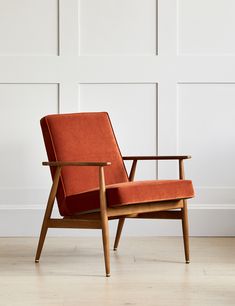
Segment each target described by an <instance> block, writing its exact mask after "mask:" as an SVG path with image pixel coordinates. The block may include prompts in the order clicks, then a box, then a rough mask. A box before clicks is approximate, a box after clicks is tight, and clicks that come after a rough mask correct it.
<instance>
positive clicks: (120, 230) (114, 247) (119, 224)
mask: <svg viewBox="0 0 235 306" xmlns="http://www.w3.org/2000/svg"><path fill="white" fill-rule="evenodd" d="M124 222H125V218H120V219H119V221H118V227H117V232H116V237H115V242H114V246H113V250H114V251H116V250H117V247H118V244H119V240H120V237H121V233H122V228H123V225H124Z"/></svg>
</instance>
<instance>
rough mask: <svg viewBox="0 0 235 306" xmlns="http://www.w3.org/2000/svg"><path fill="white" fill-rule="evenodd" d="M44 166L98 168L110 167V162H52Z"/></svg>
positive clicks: (44, 163) (45, 163)
mask: <svg viewBox="0 0 235 306" xmlns="http://www.w3.org/2000/svg"><path fill="white" fill-rule="evenodd" d="M42 164H43V166H50V167H51V166H52V167H63V166H97V167H104V166H110V165H111V163H110V162H77V161H52V162H43V163H42Z"/></svg>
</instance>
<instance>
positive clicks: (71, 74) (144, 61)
mask: <svg viewBox="0 0 235 306" xmlns="http://www.w3.org/2000/svg"><path fill="white" fill-rule="evenodd" d="M27 2H28V4H29V5H28V10H27V12H26V10H19V14H17V13H14V14H12V12H13V10H12V8H11V7H10V5H9V3H8V1H7V0H3V1H1V4H0V8H1V12H3V13H4V12H5V15H4V14H3V17H4V16H7V18H5V17H4V18H3V19H1V20H0V26H1V29H2V30H0V32H1V33H2V40H1V41H2V44H3V45H2V48H1V47H0V67H1V69H0V95H1V94H2V96H1V100H0V107H1V112H2V110H4V108H5V109H6V110H7V112H6V115H4V116H3V119H4V118H11V116H12V114H16V113H20V112H21V116H19V119H18V121H17V120H16V121H14V120H13V122H11V123H12V131H11V133H8V134H7V137H5V135H6V134H5V130H6V126H5V124H4V123H3V121H1V122H0V127H1V133H2V134H1V141H3V140H2V139H3V136H4V137H5V140H4V141H3V145H2V146H1V148H2V151H0V153H1V160H2V164H1V169H2V170H3V169H5V170H4V171H5V176H4V177H3V178H2V177H1V176H0V181H1V179H2V181H1V182H0V193H1V201H0V212H1V214H0V235H8V234H9V236H14V235H32V236H34V235H37V233H38V232H39V227H40V224H41V219H42V215H43V210H44V207H45V205H46V196H47V193H48V192H47V191H48V189H49V188H50V176H49V171H48V169H46V168H45V169H43V171H42V169H41V166H40V164H41V161H42V160H43V159H44V158H45V154H44V155H43V153H42V152H45V151H43V150H44V148H43V142H42V137H41V134H40V133H39V132H40V128H39V119H40V116H42V115H44V114H46V113H52V112H53V113H66V112H79V111H82V110H86V109H88V110H102V111H103V110H110V111H111V112H113V113H112V114H113V117H114V118H115V120H116V122H119V123H120V124H119V125H118V124H117V131H118V133H119V131H121V132H120V135H121V140H120V141H121V142H122V141H123V143H124V142H126V143H127V144H129V150H130V151H129V152H130V153H131V154H140V152H137V150H140V151H141V150H142V149H143V150H145V149H146V152H145V153H146V154H148V153H151V154H155V153H156V148H157V153H158V154H177V153H182V152H181V150H183V148H182V146H181V144H180V141H181V139H182V137H181V136H182V135H181V134H182V133H183V132H182V131H185V127H186V126H188V125H189V126H190V124H192V126H190V127H191V128H192V130H193V131H194V130H195V131H196V132H195V131H194V133H192V135H187V133H186V138H187V137H188V136H192V139H193V138H195V136H203V135H204V133H203V132H200V133H201V135H197V134H198V132H197V130H198V129H197V127H198V126H200V118H198V120H194V121H193V120H191V121H192V122H190V123H189V124H188V123H187V124H188V125H187V124H185V123H183V124H182V126H181V130H180V126H179V121H180V120H182V110H183V111H184V110H185V108H186V107H187V105H189V104H190V103H191V105H192V106H194V107H195V109H196V107H197V105H198V104H197V103H198V100H193V94H190V91H189V94H188V96H183V99H184V100H180V99H181V98H182V97H181V96H180V94H181V93H182V92H180V88H184V90H185V88H186V87H188V86H198V87H197V88H198V91H199V92H200V95H201V96H200V97H204V94H205V93H206V88H209V87H210V86H212V87H213V86H214V87H213V89H212V90H211V96H210V94H208V99H205V101H204V102H203V103H204V104H203V107H204V106H205V108H206V115H207V116H208V122H210V123H212V118H213V111H212V110H213V106H214V104H213V105H212V107H210V106H208V105H209V101H208V100H209V98H210V99H211V100H213V101H217V116H218V113H219V111H221V118H222V119H221V120H215V121H217V122H218V125H217V126H216V131H217V135H218V134H219V131H220V130H223V129H224V130H223V135H226V134H227V133H226V131H227V130H228V129H229V131H232V130H235V127H234V126H232V124H233V122H234V120H232V123H231V128H228V127H229V126H228V125H227V126H226V127H225V123H227V120H226V118H227V117H228V116H227V115H226V114H224V115H223V116H222V111H223V110H225V109H226V108H225V106H224V105H226V101H230V104H229V105H230V106H229V107H230V110H229V112H228V115H229V116H230V118H231V117H232V116H233V113H232V112H234V111H235V107H233V103H232V102H231V101H232V99H233V98H234V99H235V91H234V93H233V91H232V90H231V91H230V93H229V94H227V93H228V92H229V88H231V87H233V86H234V85H235V69H233V67H234V66H235V53H234V52H235V44H234V40H233V39H232V37H233V32H232V29H233V28H234V26H235V22H234V18H233V16H232V15H229V16H227V17H228V18H226V14H228V13H229V12H230V11H232V8H235V4H232V2H231V1H230V5H231V6H233V7H231V8H230V7H228V6H226V5H227V4H226V3H227V1H217V2H216V4H215V3H214V1H213V0H208V1H206V2H205V1H203V0H199V1H196V0H195V1H187V0H177V1H172V0H158V1H157V0H128V1H126V0H120V1H118V3H117V2H116V1H110V0H53V1H49V2H48V1H47V0H38V1H34V2H35V5H32V3H31V1H30V0H25V3H27ZM14 3H15V4H14V5H15V10H14V12H17V6H18V5H19V6H20V5H21V4H20V2H19V3H18V2H17V1H15V2H14ZM212 5H213V10H211V7H212ZM202 8H203V10H202ZM221 8H223V10H222V9H221ZM122 9H123V10H124V11H125V14H123V12H122ZM202 11H203V16H202V15H201V12H202ZM44 13H45V14H44ZM24 14H28V15H27V16H25V15H24ZM213 14H214V15H213ZM220 14H222V15H221V16H222V17H221V23H218V22H217V19H218V18H217V17H216V16H217V15H218V16H219V15H220ZM100 16H102V18H101V19H100ZM231 16H232V17H231ZM26 17H27V18H26ZM28 17H29V18H30V24H26V21H25V20H28ZM188 17H190V18H188ZM198 18H201V20H202V22H201V23H200V24H199V23H197V22H193V20H198ZM225 18H226V21H228V22H223V20H225ZM12 20H14V24H19V33H18V34H17V29H15V25H13V21H12ZM120 20H121V22H120ZM146 20H148V22H145V21H146ZM39 21H40V22H39ZM209 21H211V22H209ZM211 25H212V26H211ZM218 27H219V28H218ZM29 29H30V31H29ZM218 29H219V30H221V33H223V35H218ZM204 30H205V31H204ZM230 36H231V37H230ZM195 37H197V40H195ZM208 37H209V38H210V39H207V38H208ZM192 38H193V39H192ZM223 39H224V40H223ZM197 41H199V42H200V43H197ZM195 42H196V43H195ZM7 84H8V85H9V86H12V87H9V88H11V90H6V87H7V86H8V85H7ZM88 84H89V85H88ZM97 84H99V85H100V86H96V85H97ZM108 84H109V85H110V86H109V85H108ZM120 84H126V85H127V86H126V87H127V88H128V90H124V89H123V87H124V86H120ZM5 85H7V86H5ZM37 85H39V86H41V87H40V91H39V90H38V89H36V86H37ZM44 85H50V86H44ZM112 85H113V86H112ZM116 85H117V86H116ZM136 85H139V87H145V88H146V89H145V91H143V92H142V95H139V94H136V92H137V90H134V91H131V90H130V88H131V87H134V86H136ZM151 85H153V86H155V89H156V90H155V91H154V90H153V91H151V89H149V87H151ZM201 85H202V86H201ZM1 86H2V87H1ZM14 86H15V87H14ZM86 86H90V87H89V88H90V90H89V92H90V93H91V94H89V93H88V91H86V92H85V91H84V88H85V87H86ZM118 86H119V87H120V90H118V91H117V90H116V87H118ZM220 86H225V88H224V90H223V92H222V94H221V96H220V98H218V96H217V94H216V93H214V89H218V88H219V87H220ZM19 87H22V88H23V87H24V88H26V87H27V88H28V89H27V90H28V91H27V90H25V89H19ZM97 87H99V89H97ZM50 88H52V89H50ZM110 88H111V89H110ZM234 88H235V87H234ZM16 89H17V90H19V91H17V90H16ZM95 89H96V90H95ZM106 89H107V90H106ZM196 92H197V90H196ZM41 93H42V95H41ZM107 93H109V95H108V94H107ZM143 93H144V94H143ZM184 93H186V94H187V92H186V91H184ZM118 95H120V96H118ZM194 95H195V92H194ZM117 96H118V97H120V98H122V97H123V96H124V98H123V101H124V102H125V103H124V104H125V105H126V106H127V108H128V107H129V113H128V119H125V118H124V117H125V116H123V109H125V105H124V106H121V103H119V102H118V99H116V100H115V98H113V99H112V97H116V98H117ZM229 96H230V98H229ZM107 97H108V98H107ZM229 99H230V100H229ZM26 100H27V103H25V101H26ZM9 101H11V103H12V105H13V106H12V108H10V107H9V108H8V109H7V105H8V104H9ZM104 101H105V102H104ZM107 101H110V103H108V102H107ZM220 101H221V103H220ZM14 103H15V104H14ZM33 103H34V105H33ZM105 103H106V104H105ZM180 105H181V106H182V108H181V109H180V110H179V106H180ZM135 106H136V107H135ZM137 106H138V107H137ZM148 107H149V109H148V111H149V110H150V109H151V111H149V112H148V111H146V108H148ZM154 107H155V108H154ZM104 108H105V109H104ZM201 108H202V106H201ZM155 109H156V110H155ZM29 110H31V113H29V112H27V111H29ZM35 110H36V113H34V122H31V121H30V116H29V115H30V114H31V115H32V113H33V112H34V111H35ZM132 110H133V111H132ZM132 112H133V113H134V112H137V113H136V116H132ZM187 112H188V113H190V109H188V108H187V110H186V116H184V118H183V119H185V117H187ZM152 113H154V116H152V115H151V114H152ZM143 114H145V118H143V120H140V119H141V115H143ZM199 115H200V114H197V116H198V117H200V116H199ZM131 116H132V117H131ZM194 116H195V114H193V115H191V117H192V118H194ZM226 116H227V117H226ZM130 117H131V118H134V117H135V118H137V119H136V121H135V123H134V126H137V125H135V124H136V122H137V121H138V122H140V121H141V125H140V124H139V125H140V126H141V127H144V128H146V126H147V124H149V126H148V132H149V130H150V128H149V127H151V128H152V131H153V130H154V131H153V132H152V133H147V132H146V135H145V139H143V140H139V139H138V135H137V136H136V138H135V139H134V141H133V143H131V142H130V140H129V138H128V136H125V133H124V132H122V129H121V126H124V127H127V128H128V131H130V128H131V126H130ZM179 117H180V119H179ZM150 118H151V119H150ZM27 120H29V121H27ZM133 120H134V119H133ZM230 121H231V120H230ZM230 121H229V122H230ZM25 122H27V127H26V128H24V129H23V128H22V126H23V125H24V124H25ZM35 122H37V125H38V126H37V127H36V126H34V129H35V130H32V129H31V126H32V124H34V123H35ZM35 124H36V123H35ZM220 125H221V129H220ZM208 126H209V123H208ZM206 127H207V126H206ZM37 128H38V129H37ZM21 129H22V130H23V131H24V133H25V135H26V136H25V139H24V140H22V139H21V144H22V146H21V145H20V144H18V146H17V148H15V147H16V146H15V143H16V140H18V139H16V138H15V136H14V133H15V132H14V131H19V135H18V136H20V134H21V132H22V130H21ZM134 132H135V130H134V129H133V133H134ZM131 133H132V132H131ZM154 133H156V137H155V136H154V137H155V139H154V140H152V138H151V137H153V135H155V134H154ZM32 134H34V138H33V137H32ZM126 134H127V133H126ZM150 134H151V136H149V135H150ZM211 134H212V135H213V133H211ZM211 134H210V136H211ZM217 137H218V136H217ZM219 137H220V139H221V141H222V140H223V139H224V137H222V136H221V135H220V136H219ZM17 138H19V137H17ZM34 139H37V143H35V144H34V146H35V152H34V151H33V150H31V151H30V153H27V152H25V149H24V148H26V147H29V146H30V143H32V142H33V140H34ZM233 139H234V137H233V138H232V137H231V138H230V139H228V140H226V141H227V142H225V143H224V144H223V147H226V145H227V147H228V152H232V151H233V148H232V146H234V147H235V144H234V142H233V141H234V140H233ZM145 140H146V143H145ZM138 141H139V142H140V145H139V147H138ZM141 141H142V142H143V144H144V145H143V144H142V143H141ZM188 142H189V143H190V140H188ZM130 143H131V145H130ZM200 145H201V144H200V137H199V141H198V146H199V147H200ZM153 146H154V148H153ZM1 148H0V150H1ZM6 148H8V149H6ZM216 148H218V149H216V150H214V153H216V154H217V155H216V156H217V157H216V163H218V164H221V163H222V162H223V163H225V165H227V168H228V171H227V172H228V174H229V173H230V171H231V173H235V170H234V166H233V163H232V162H229V161H228V160H227V158H226V157H227V154H224V153H223V154H221V152H220V150H221V147H220V146H219V145H218V146H217V147H216ZM3 149H4V151H3ZM201 149H202V150H203V151H205V153H204V155H205V158H210V156H212V154H211V155H210V154H207V152H208V151H209V149H210V145H209V141H208V142H207V143H205V144H204V146H203V148H201ZM11 150H13V151H14V150H15V154H13V153H11V154H12V159H14V158H15V156H17V158H18V159H19V160H18V162H17V165H19V166H17V167H19V168H17V169H18V171H15V169H13V170H12V173H13V172H14V175H13V174H12V176H11V177H12V182H11V183H9V184H8V185H6V183H5V179H6V178H7V179H8V180H9V177H10V176H9V175H8V171H7V168H6V167H5V164H4V160H5V158H6V157H7V158H8V154H10V153H9V152H11ZM151 150H152V151H151ZM150 151H151V152H150ZM38 152H41V153H40V154H39V153H38ZM141 153H143V152H142V151H141ZM184 153H185V154H192V155H193V159H192V161H185V166H186V177H187V178H191V173H192V168H193V165H195V164H196V167H194V173H193V174H195V168H197V169H204V171H205V169H206V166H204V167H202V166H201V160H200V158H199V159H198V157H197V154H196V155H195V156H194V154H193V153H194V152H190V151H187V152H184ZM196 153H198V151H196ZM35 155H36V156H37V159H35ZM199 155H200V154H199ZM41 156H42V158H41ZM25 160H27V161H28V164H27V165H25V164H24V162H25ZM39 160H40V161H39ZM230 160H231V158H230ZM34 163H37V166H38V168H37V170H36V171H35V172H34V173H33V174H32V173H31V172H30V171H31V168H32V167H34ZM216 163H215V164H216ZM4 167H5V168H4ZM13 168H14V167H13ZM158 170H159V171H158V172H159V178H176V177H178V176H177V175H178V173H177V171H178V168H177V164H176V163H175V162H167V163H166V162H159V164H158ZM147 172H148V173H149V171H148V170H147ZM147 172H146V173H147ZM15 173H16V174H15ZM22 173H23V174H25V175H26V177H27V178H29V177H31V178H32V180H34V181H35V182H36V183H35V186H33V187H32V185H30V184H31V182H30V180H29V179H27V180H25V183H24V184H25V186H22V189H19V188H18V187H17V184H15V183H14V184H13V179H14V178H15V177H17V176H18V179H19V181H20V177H21V174H22ZM45 173H47V174H45ZM7 175H8V176H7ZM209 175H210V176H211V179H214V178H215V177H218V182H217V183H216V184H214V183H211V182H208V181H204V182H203V183H201V182H200V179H201V178H200V175H197V178H198V182H196V183H195V185H198V186H199V185H200V187H198V188H195V189H196V194H197V195H196V198H195V200H192V201H190V202H189V203H190V204H189V211H190V218H191V221H192V229H191V232H192V234H193V235H233V234H234V226H233V223H234V221H233V220H234V217H235V216H234V212H235V209H234V208H235V193H234V188H235V187H233V186H232V185H233V184H234V180H233V178H232V175H230V176H229V175H228V176H229V179H227V178H226V177H225V175H224V176H223V179H221V178H220V177H219V175H220V173H216V169H215V171H211V172H210V174H209ZM192 179H193V180H194V177H192ZM220 179H221V181H219V180H220ZM46 180H47V181H46ZM194 181H195V180H194ZM46 182H48V184H47V183H46ZM6 186H8V187H9V189H8V188H6ZM38 186H39V187H40V186H41V187H40V188H38ZM46 188H48V189H46ZM8 192H9V193H10V195H11V196H10V197H9V199H8V196H7V193H8ZM232 218H233V219H232ZM141 222H142V223H141V224H142V225H143V226H138V227H136V226H135V222H134V221H130V224H131V225H130V226H129V227H127V230H126V231H127V234H130V235H132V234H138V235H139V234H142V229H143V228H144V234H146V235H147V234H149V235H151V234H155V233H157V234H161V235H164V234H166V235H168V234H169V235H174V234H179V235H180V234H181V231H180V227H176V225H175V223H174V222H173V223H168V221H165V222H164V221H162V222H157V223H152V222H150V223H148V222H147V221H141ZM132 224H133V226H132ZM148 224H150V225H148ZM154 224H155V225H154ZM156 224H159V225H156ZM169 224H170V225H169ZM168 225H169V229H168ZM155 226H157V227H155ZM140 229H141V230H140ZM58 233H60V234H63V233H62V231H61V232H58ZM73 233H74V231H66V234H73ZM82 233H86V231H82ZM92 234H94V232H93V231H92Z"/></svg>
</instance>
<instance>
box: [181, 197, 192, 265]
mask: <svg viewBox="0 0 235 306" xmlns="http://www.w3.org/2000/svg"><path fill="white" fill-rule="evenodd" d="M181 211H182V229H183V238H184V253H185V262H186V263H187V264H188V263H190V259H189V229H188V208H187V201H186V200H184V207H183V208H182V209H181Z"/></svg>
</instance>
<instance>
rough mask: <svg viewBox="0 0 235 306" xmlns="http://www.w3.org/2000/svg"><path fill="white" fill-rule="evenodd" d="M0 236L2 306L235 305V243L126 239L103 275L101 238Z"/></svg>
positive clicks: (234, 240) (207, 239) (195, 239)
mask: <svg viewBox="0 0 235 306" xmlns="http://www.w3.org/2000/svg"><path fill="white" fill-rule="evenodd" d="M36 244H37V239H35V238H0V305H1V306H8V305H10V306H13V305H14V306H15V305H16V306H21V305H22V306H23V305H24V306H35V305H37V306H44V305H45V306H50V305H54V306H55V305H56V306H75V305H76V306H78V305H79V306H80V305H81V306H83V305H94V306H99V305H102V306H106V305H114V306H116V305H126V306H127V305H141V306H147V305H154V306H155V305H160V306H167V305H179V306H191V305H197V306H198V305H199V306H207V305H210V306H216V305H220V306H224V305H235V238H192V239H191V254H192V261H191V264H189V265H186V264H185V263H184V261H183V258H184V257H183V247H182V241H181V239H180V238H163V237H161V238H159V237H158V238H135V237H130V238H123V239H122V241H121V243H120V247H119V250H118V251H117V252H116V253H115V252H113V251H112V252H111V277H110V278H106V277H104V265H103V254H102V248H101V239H98V238H47V240H46V244H45V248H44V250H43V253H42V257H41V261H40V263H39V264H35V263H34V253H35V249H36Z"/></svg>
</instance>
